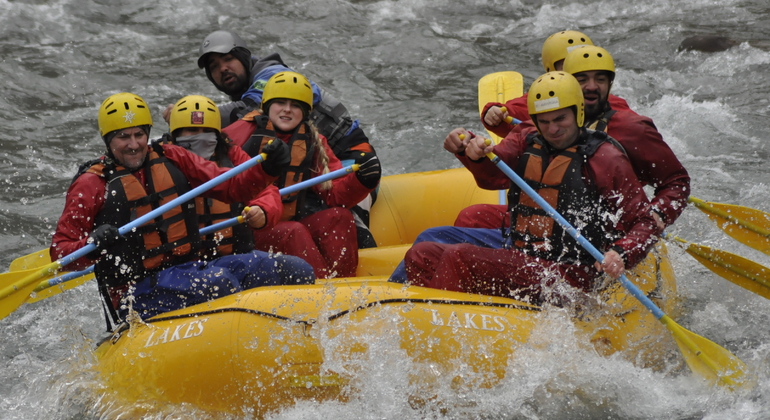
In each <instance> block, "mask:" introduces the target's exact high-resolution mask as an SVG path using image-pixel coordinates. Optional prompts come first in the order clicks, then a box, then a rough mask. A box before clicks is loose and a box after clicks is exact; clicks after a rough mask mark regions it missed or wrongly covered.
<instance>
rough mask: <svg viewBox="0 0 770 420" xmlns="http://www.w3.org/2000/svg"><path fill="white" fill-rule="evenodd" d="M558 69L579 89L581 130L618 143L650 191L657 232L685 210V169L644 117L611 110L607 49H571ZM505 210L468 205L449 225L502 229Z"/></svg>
mask: <svg viewBox="0 0 770 420" xmlns="http://www.w3.org/2000/svg"><path fill="white" fill-rule="evenodd" d="M563 69H564V71H565V72H567V73H570V74H572V75H573V76H575V78H576V79H577V80H578V82H580V86H581V88H582V89H583V97H584V100H585V114H586V127H587V128H590V129H593V130H597V131H604V132H606V133H607V134H609V135H610V137H612V138H614V139H616V140H617V141H618V142H620V144H621V145H622V146H623V148H624V149H625V152H626V154H627V155H628V158H629V160H630V161H631V166H632V167H633V168H634V172H635V173H636V176H637V177H638V178H639V180H640V181H641V182H642V184H644V185H650V186H652V187H653V188H655V193H654V197H653V198H652V199H651V200H650V201H651V203H652V210H653V218H654V219H655V222H656V224H657V227H658V233H659V234H660V233H661V232H663V230H664V229H665V228H666V227H667V226H670V225H671V224H673V223H674V221H676V219H677V218H678V217H679V215H680V214H682V211H684V209H685V207H686V206H687V197H688V196H689V194H690V176H689V175H688V174H687V170H686V169H685V168H684V166H682V163H681V162H679V159H677V157H676V155H674V152H673V151H672V150H671V148H670V147H669V146H668V145H667V144H666V142H665V141H663V137H662V136H661V135H660V133H659V132H658V130H657V128H656V127H655V124H654V123H653V122H652V120H651V119H650V118H648V117H644V116H641V115H639V114H637V113H635V112H633V111H631V110H630V109H622V108H621V109H616V108H615V107H614V106H613V101H612V100H611V99H610V98H611V97H612V95H610V89H611V88H612V83H613V82H614V80H615V62H614V60H613V59H612V56H611V55H610V53H609V52H607V50H605V49H604V48H601V47H597V46H593V45H587V46H582V47H579V48H575V49H572V50H571V51H570V52H569V53H567V55H566V57H565V59H564V63H563ZM506 114H507V113H506ZM532 125H533V124H532V121H531V120H527V121H524V122H523V123H522V124H520V125H519V127H517V129H516V130H515V131H518V130H524V129H525V128H527V127H531V126H532ZM506 209H507V208H506V206H501V205H487V204H480V205H475V206H471V207H468V208H466V209H463V211H462V212H461V213H460V214H459V215H458V217H457V219H456V220H455V226H461V227H481V228H497V227H500V226H507V225H508V223H509V222H510V220H509V218H508V216H507V215H506Z"/></svg>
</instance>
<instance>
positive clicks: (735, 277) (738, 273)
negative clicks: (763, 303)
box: [668, 236, 770, 299]
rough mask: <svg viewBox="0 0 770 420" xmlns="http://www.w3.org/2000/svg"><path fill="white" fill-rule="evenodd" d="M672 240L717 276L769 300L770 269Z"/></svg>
mask: <svg viewBox="0 0 770 420" xmlns="http://www.w3.org/2000/svg"><path fill="white" fill-rule="evenodd" d="M668 238H669V239H671V238H672V237H671V236H668ZM673 239H674V240H676V241H677V242H681V243H684V244H687V248H685V251H687V253H688V254H690V255H692V256H693V258H695V259H696V260H698V261H699V262H700V263H701V264H703V265H704V266H705V267H706V268H708V269H709V270H711V271H713V272H714V273H716V274H717V275H719V276H721V277H722V278H724V279H726V280H729V281H731V282H733V283H735V284H737V285H738V286H740V287H743V288H744V289H746V290H748V291H750V292H753V293H756V294H758V295H760V296H762V297H764V298H765V299H770V268H768V267H765V266H764V265H761V264H757V263H755V262H754V261H751V260H749V259H746V258H743V257H741V256H738V255H735V254H733V253H730V252H727V251H722V250H721V249H714V248H710V247H707V246H705V245H699V244H694V243H691V242H687V241H685V240H684V239H681V238H677V237H673Z"/></svg>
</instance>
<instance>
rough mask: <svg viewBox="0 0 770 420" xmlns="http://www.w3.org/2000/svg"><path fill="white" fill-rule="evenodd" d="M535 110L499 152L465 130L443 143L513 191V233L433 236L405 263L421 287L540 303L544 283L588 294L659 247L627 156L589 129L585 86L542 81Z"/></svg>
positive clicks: (449, 231) (562, 76)
mask: <svg viewBox="0 0 770 420" xmlns="http://www.w3.org/2000/svg"><path fill="white" fill-rule="evenodd" d="M527 106H528V109H529V113H530V115H532V118H534V122H535V127H534V129H526V130H523V131H521V132H517V133H512V134H511V135H510V136H508V137H506V138H505V139H504V140H503V141H502V142H501V143H500V144H498V145H496V146H494V147H492V146H488V145H486V144H485V142H484V140H485V139H483V138H481V137H474V136H473V135H472V134H471V133H469V132H467V131H465V130H464V129H462V128H460V129H456V130H454V131H452V132H451V133H450V134H449V136H448V137H447V139H446V140H445V142H444V148H445V149H447V150H448V151H450V152H452V153H455V155H456V156H457V157H458V159H460V161H461V162H462V163H463V164H464V165H465V167H466V168H468V170H470V171H471V173H473V176H474V177H475V179H476V182H477V183H478V185H479V186H480V187H482V188H488V189H500V188H502V187H505V188H507V187H510V190H509V193H508V201H509V203H511V204H510V206H511V210H512V213H513V215H514V223H512V228H510V229H508V230H506V231H505V232H502V231H501V230H499V229H469V228H458V227H450V226H447V227H440V228H433V229H428V230H426V231H425V232H423V233H421V234H420V236H419V237H418V238H417V240H416V241H415V244H414V246H412V248H411V249H410V250H409V251H408V252H407V253H406V256H405V257H404V269H405V270H404V271H405V273H406V277H407V279H408V281H409V282H411V283H412V284H413V285H421V286H427V287H434V288H440V289H445V290H453V291H462V292H469V293H482V294H490V295H498V296H507V297H509V296H515V297H518V298H522V299H528V300H530V301H533V302H542V301H544V300H546V298H545V295H544V294H543V292H544V291H545V289H544V288H543V286H546V289H548V290H551V287H549V286H552V285H554V284H556V283H557V282H560V281H561V280H560V279H564V281H566V283H567V284H568V285H570V286H572V287H574V288H577V289H579V290H584V291H590V290H591V289H592V288H593V287H594V286H595V284H594V280H595V279H596V278H597V277H598V276H599V272H601V271H604V272H606V273H607V274H608V275H610V276H611V277H613V278H617V277H619V276H620V275H621V274H622V273H623V272H624V271H625V270H627V269H630V268H632V267H633V266H634V265H635V264H637V263H638V262H639V261H641V260H642V259H643V258H644V256H645V255H646V254H647V251H648V250H649V248H650V246H651V245H652V244H654V243H655V241H656V237H655V226H654V225H655V223H654V220H653V219H652V215H651V213H650V204H649V201H647V197H646V195H645V194H644V191H643V190H642V186H641V184H640V183H639V181H638V180H637V179H636V175H634V172H633V169H632V168H631V165H630V163H629V162H628V159H627V158H626V156H625V155H624V154H623V152H622V150H620V149H619V148H618V147H617V145H616V144H614V142H613V141H612V139H611V138H609V137H608V136H607V135H606V134H605V133H602V132H597V131H590V130H585V129H584V128H583V123H584V119H585V115H584V111H583V109H584V103H583V95H582V91H581V88H580V84H579V83H578V82H577V80H575V78H574V77H573V76H572V75H570V74H567V73H565V72H550V73H546V74H544V75H542V76H541V77H540V78H538V79H537V80H536V81H535V82H534V83H533V84H532V87H531V88H530V91H529V97H528V101H527ZM463 137H465V138H468V139H470V141H465V140H464V139H463ZM490 151H493V152H494V153H495V154H497V155H498V156H499V157H500V159H501V160H502V161H503V162H505V163H507V164H508V165H509V166H511V167H512V168H514V170H515V171H516V172H517V173H518V174H519V175H520V176H521V177H522V178H523V179H525V180H526V181H527V182H528V183H529V184H530V185H532V186H533V188H535V189H536V190H537V191H538V194H540V195H541V196H542V197H544V198H545V199H546V200H547V201H548V202H549V203H550V204H551V205H552V206H553V207H554V208H555V209H556V210H557V211H558V212H559V213H560V214H561V215H562V216H564V217H565V218H566V219H567V220H568V221H569V222H570V223H571V224H572V225H573V226H576V227H577V228H578V229H579V233H580V234H581V235H582V236H584V237H585V238H586V239H588V240H589V242H591V243H592V244H593V245H594V246H596V247H597V248H598V249H600V250H601V251H602V252H604V261H603V262H602V264H599V263H598V262H596V261H595V260H594V258H593V257H591V255H590V254H588V252H587V251H585V250H584V249H582V247H580V245H579V244H578V243H577V241H575V240H574V239H573V238H572V237H571V236H570V235H568V234H567V233H566V232H565V231H564V229H562V228H561V226H559V224H558V223H556V222H555V220H553V219H552V218H551V217H550V216H548V215H547V213H545V211H544V210H542V209H541V208H540V207H539V206H537V205H536V204H535V203H534V201H533V200H532V199H531V198H530V197H529V196H527V195H526V194H525V193H523V192H522V191H521V190H520V189H519V188H518V187H516V186H515V185H512V183H511V181H510V180H509V179H508V178H507V176H506V175H504V174H503V173H502V172H501V171H500V170H499V169H498V168H497V167H496V166H495V165H494V164H493V163H492V162H491V161H489V160H488V159H487V158H486V153H488V152H490ZM432 240H437V241H439V242H432ZM447 242H451V243H447ZM400 277H402V274H401V273H398V270H397V272H396V273H394V275H393V276H392V277H391V280H392V281H403V278H400Z"/></svg>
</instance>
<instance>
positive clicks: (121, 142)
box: [110, 127, 148, 171]
mask: <svg viewBox="0 0 770 420" xmlns="http://www.w3.org/2000/svg"><path fill="white" fill-rule="evenodd" d="M147 140H148V138H147V133H145V132H144V130H142V129H141V128H139V127H131V128H124V129H123V130H120V131H118V133H117V134H116V135H115V137H113V138H112V140H111V141H110V152H112V156H113V157H114V158H115V161H117V162H118V164H120V165H121V166H124V167H126V168H128V170H130V171H135V170H137V169H139V168H141V167H142V165H143V164H144V159H145V157H147Z"/></svg>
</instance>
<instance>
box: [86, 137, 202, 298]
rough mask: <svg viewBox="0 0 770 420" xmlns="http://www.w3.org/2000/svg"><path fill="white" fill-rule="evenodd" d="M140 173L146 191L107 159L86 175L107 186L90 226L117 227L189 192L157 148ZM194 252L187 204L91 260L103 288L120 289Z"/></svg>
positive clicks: (192, 217) (194, 229) (191, 209)
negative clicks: (94, 177)
mask: <svg viewBox="0 0 770 420" xmlns="http://www.w3.org/2000/svg"><path fill="white" fill-rule="evenodd" d="M140 170H142V171H144V175H145V183H146V188H145V185H142V183H141V182H140V180H139V179H138V178H137V177H136V176H134V174H133V173H131V171H129V170H128V169H126V168H124V167H122V166H118V165H117V164H115V163H114V162H112V160H111V159H105V160H101V161H100V162H98V163H96V164H94V165H92V166H90V167H89V168H88V169H87V170H86V172H90V173H93V174H96V175H98V176H100V177H103V178H105V179H106V181H107V185H106V188H107V191H106V200H105V203H104V207H103V208H102V210H101V211H100V212H99V214H98V215H97V216H96V220H95V226H100V225H102V224H106V223H109V224H111V225H113V226H123V225H125V224H127V223H129V222H130V221H132V220H135V219H137V218H138V217H141V216H143V215H145V214H147V213H149V212H150V211H152V210H153V209H156V208H158V207H160V206H162V205H164V204H165V203H168V202H170V201H171V200H173V199H175V198H177V197H178V196H180V195H182V194H184V193H186V192H187V191H189V190H190V185H189V183H188V181H187V178H186V177H185V176H184V174H182V172H181V171H180V170H179V169H178V168H177V167H175V166H174V165H173V164H172V163H171V162H170V161H169V160H168V159H167V158H166V157H165V156H163V154H162V149H161V148H160V147H157V148H153V149H151V151H150V152H149V153H148V155H147V159H146V160H145V165H144V167H143V168H142V169H140ZM199 247H200V237H199V235H198V226H197V215H196V214H195V204H194V202H193V201H188V202H186V203H184V204H183V205H181V206H176V207H174V208H172V209H171V210H169V211H167V212H165V213H163V214H162V215H159V216H158V217H156V218H155V219H153V220H152V221H150V222H148V223H145V224H144V225H142V226H140V227H138V228H137V229H135V230H134V231H132V232H129V233H127V234H126V235H125V236H124V239H123V240H122V241H120V242H119V244H118V245H116V246H115V247H113V248H112V249H111V250H110V252H109V253H108V254H107V255H104V256H102V258H100V259H99V260H98V261H97V263H96V274H97V278H98V279H99V280H100V282H101V283H103V284H104V285H105V286H110V287H112V286H121V285H125V284H128V283H129V282H130V281H132V280H139V279H143V278H145V277H147V276H148V275H149V274H151V273H153V272H156V271H160V270H162V269H165V268H167V267H170V266H172V265H176V264H179V263H182V262H186V261H189V260H191V259H192V258H193V257H194V256H195V255H196V252H197V251H198V249H199Z"/></svg>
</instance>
